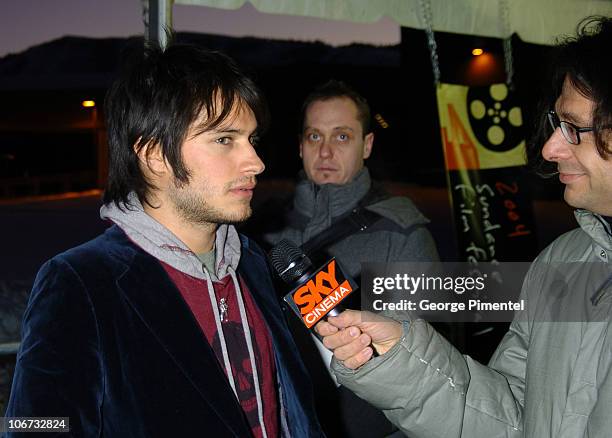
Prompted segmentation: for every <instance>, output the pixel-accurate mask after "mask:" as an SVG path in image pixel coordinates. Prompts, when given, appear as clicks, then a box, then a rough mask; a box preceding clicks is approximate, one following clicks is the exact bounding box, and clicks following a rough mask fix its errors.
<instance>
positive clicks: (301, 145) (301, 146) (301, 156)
mask: <svg viewBox="0 0 612 438" xmlns="http://www.w3.org/2000/svg"><path fill="white" fill-rule="evenodd" d="M302 149H303V144H302V139H301V138H300V158H304V156H303V155H302Z"/></svg>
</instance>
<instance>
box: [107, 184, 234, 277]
mask: <svg viewBox="0 0 612 438" xmlns="http://www.w3.org/2000/svg"><path fill="white" fill-rule="evenodd" d="M100 217H101V218H102V219H105V220H110V221H112V222H114V223H115V224H117V225H118V226H119V227H120V228H121V229H122V230H123V231H124V232H125V233H126V234H127V236H128V237H129V238H130V239H131V240H132V241H133V242H134V243H136V244H137V245H138V246H140V247H141V248H142V249H144V250H145V251H146V252H148V253H149V254H151V255H152V256H153V257H155V258H157V259H159V260H161V261H163V262H164V263H167V264H169V265H170V266H172V267H173V268H175V269H177V270H179V271H181V272H183V273H185V274H188V275H191V276H193V277H196V278H200V279H206V274H205V272H204V270H203V267H202V262H201V261H200V260H199V259H198V257H197V256H196V254H195V253H194V252H193V251H191V250H190V249H189V248H187V246H186V245H185V244H184V243H183V242H182V241H181V240H180V239H179V238H178V237H177V236H176V235H174V234H173V233H172V232H171V231H170V230H168V229H167V228H166V227H165V226H163V225H162V224H160V223H159V222H157V221H156V220H155V219H153V218H152V217H151V216H149V215H148V214H147V213H145V211H144V209H143V207H142V204H141V203H140V200H139V199H138V196H136V194H135V193H130V195H129V197H128V202H127V203H126V204H123V205H121V208H119V207H117V206H116V205H115V204H114V203H110V204H108V205H103V206H102V208H101V209H100ZM239 262H240V237H239V236H238V232H237V231H236V228H235V227H234V226H233V225H227V224H222V225H219V227H218V228H217V232H216V237H215V271H216V272H214V273H211V274H213V275H212V277H213V278H223V277H225V276H226V275H227V274H228V269H229V268H231V269H232V270H233V271H236V269H237V268H238V263H239Z"/></svg>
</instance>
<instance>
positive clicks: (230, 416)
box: [7, 45, 320, 437]
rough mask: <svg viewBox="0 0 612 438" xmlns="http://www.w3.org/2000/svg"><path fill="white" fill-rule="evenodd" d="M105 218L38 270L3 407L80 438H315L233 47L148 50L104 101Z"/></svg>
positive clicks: (254, 113) (249, 97) (246, 87)
mask: <svg viewBox="0 0 612 438" xmlns="http://www.w3.org/2000/svg"><path fill="white" fill-rule="evenodd" d="M105 114H106V116H107V125H108V133H109V147H110V169H109V179H108V186H107V189H106V191H105V194H104V206H103V207H102V209H101V217H102V218H103V219H105V220H107V221H110V222H111V223H112V224H113V225H112V226H111V227H110V228H109V229H108V230H107V231H106V232H105V233H104V234H103V235H101V236H99V237H98V238H96V239H94V240H92V241H90V242H87V243H85V244H83V245H81V246H79V247H76V248H73V249H71V250H69V251H67V252H65V253H62V254H60V255H58V256H56V257H54V258H53V259H51V260H50V261H49V262H47V263H46V264H45V265H44V266H43V267H42V268H41V270H40V272H39V273H38V276H37V278H36V281H35V284H34V288H33V291H32V294H31V296H30V300H29V304H28V308H27V310H26V313H25V319H24V323H23V339H22V344H21V349H20V351H19V354H18V358H17V367H16V371H15V378H14V381H13V387H12V393H11V397H10V401H9V406H8V411H7V415H8V416H15V417H17V416H19V417H33V416H37V417H69V421H70V432H71V434H72V435H73V436H105V437H128V436H129V437H172V436H176V437H190V436H215V437H220V436H240V437H246V436H254V437H276V436H294V437H298V436H319V435H320V432H319V426H318V423H317V420H316V416H315V414H314V406H313V402H312V399H311V395H310V386H309V385H310V384H309V381H308V377H307V374H306V371H305V369H304V366H303V364H302V363H301V359H300V357H299V355H298V352H297V349H296V346H295V344H294V342H293V340H292V338H291V335H290V333H289V332H288V329H287V326H286V323H285V320H284V318H283V314H282V312H281V309H280V307H279V304H278V301H277V299H276V295H275V293H274V289H273V285H272V283H271V279H270V276H269V271H268V269H267V264H266V260H265V255H264V254H263V253H262V252H261V250H260V249H259V248H258V247H257V245H255V244H254V243H253V242H252V241H251V240H249V239H248V238H246V237H245V236H243V235H240V234H238V232H237V231H236V229H235V228H234V225H232V224H233V223H237V222H241V221H244V220H246V219H247V218H248V217H249V216H250V214H251V207H250V201H251V198H252V195H253V189H254V188H255V185H256V177H257V175H259V174H260V173H261V172H262V171H263V170H264V164H263V163H262V161H261V160H260V159H259V157H258V155H257V152H256V149H255V147H256V144H257V136H258V133H259V131H260V130H261V129H262V127H263V126H264V125H265V121H266V114H267V112H266V107H265V104H264V100H263V97H262V96H261V94H260V92H259V91H258V89H257V87H256V86H255V84H254V83H253V82H252V81H251V80H250V79H249V78H247V77H246V76H245V75H244V74H243V73H242V72H241V71H240V70H239V69H238V67H237V66H236V65H235V64H234V62H233V61H232V60H231V59H229V58H228V57H227V56H225V55H222V54H220V53H218V52H211V51H207V50H204V49H201V48H197V47H195V46H187V45H171V46H170V47H168V48H167V49H166V50H165V51H162V50H160V49H159V48H155V47H149V48H147V49H146V50H145V52H144V54H142V51H141V53H140V55H139V56H136V57H134V58H133V59H132V60H131V62H129V63H128V65H127V66H126V68H125V71H124V72H123V74H122V75H121V76H120V77H119V79H118V80H117V81H116V82H115V83H114V84H113V86H112V87H111V89H110V90H109V92H108V95H107V98H106V102H105Z"/></svg>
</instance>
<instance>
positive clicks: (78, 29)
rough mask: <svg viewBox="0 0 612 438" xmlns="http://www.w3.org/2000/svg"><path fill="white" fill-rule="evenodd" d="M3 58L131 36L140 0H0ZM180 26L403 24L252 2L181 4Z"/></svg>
mask: <svg viewBox="0 0 612 438" xmlns="http://www.w3.org/2000/svg"><path fill="white" fill-rule="evenodd" d="M0 5H1V6H2V8H1V10H2V13H1V14H0V57H2V56H5V55H6V54H8V53H15V52H20V51H22V50H24V49H27V48H28V47H31V46H33V45H37V44H40V43H43V42H46V41H49V40H52V39H55V38H60V37H62V36H65V35H77V36H88V37H113V36H130V35H136V34H140V33H142V32H143V24H142V10H141V1H140V0H0ZM173 13H174V28H175V29H176V30H178V31H191V32H203V33H212V34H219V35H231V36H258V37H268V38H279V39H296V40H305V41H312V40H322V41H324V42H327V43H329V44H333V45H342V44H349V43H351V42H355V41H356V42H366V43H371V44H385V45H391V44H397V43H399V40H400V28H399V26H398V25H397V24H395V23H394V22H393V21H392V20H391V19H389V18H384V19H382V20H380V21H378V22H376V23H349V22H340V21H331V20H323V19H317V18H306V17H291V16H286V15H272V14H262V13H259V12H257V11H256V10H255V8H254V7H253V6H252V5H251V4H250V3H246V4H245V5H244V6H243V7H242V8H240V9H238V10H234V11H228V10H222V9H213V8H206V7H202V6H184V5H175V6H174V9H173Z"/></svg>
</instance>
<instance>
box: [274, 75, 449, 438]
mask: <svg viewBox="0 0 612 438" xmlns="http://www.w3.org/2000/svg"><path fill="white" fill-rule="evenodd" d="M373 146H374V133H373V132H372V130H371V116H370V107H369V105H368V103H367V101H366V100H365V99H364V98H363V97H362V96H361V95H360V94H358V93H357V92H356V91H355V90H353V89H352V88H351V87H349V86H348V85H347V84H345V83H343V82H340V81H335V80H330V81H328V82H326V83H324V84H322V85H321V86H319V87H317V88H316V89H315V90H313V91H312V92H311V93H310V94H309V95H308V96H307V98H306V99H305V101H304V104H303V106H302V129H301V133H300V143H299V148H300V150H299V151H300V157H301V158H302V163H303V167H304V170H303V172H301V174H300V179H299V182H298V184H297V187H296V190H295V195H294V197H293V205H292V208H291V209H290V211H289V212H288V214H287V215H286V220H285V223H284V227H283V228H282V229H281V230H280V231H276V232H271V233H268V234H266V235H265V239H264V240H266V241H267V243H268V244H275V243H277V242H278V241H279V240H281V239H283V238H284V239H289V240H291V241H292V242H294V243H295V244H297V245H303V248H308V251H307V252H308V255H309V256H310V258H311V259H313V260H317V261H318V262H324V261H326V259H327V258H328V257H331V256H333V257H336V259H337V260H338V261H339V263H340V264H341V265H342V267H343V268H344V269H345V270H346V271H347V272H348V273H349V275H350V276H351V277H352V278H354V279H356V280H357V281H358V279H359V276H360V274H361V264H362V263H366V262H388V261H398V262H399V261H416V262H420V261H421V262H428V261H434V260H437V259H438V253H437V250H436V246H435V243H434V241H433V239H432V237H431V235H430V233H429V231H428V230H427V228H426V224H427V223H428V220H427V219H426V218H425V217H424V216H423V215H422V214H421V212H419V210H418V209H417V208H416V207H415V206H414V204H413V203H412V201H411V200H410V199H408V198H406V197H399V196H389V195H388V194H387V193H386V192H385V191H384V190H383V189H382V188H381V187H380V186H379V185H378V184H376V183H373V182H372V180H371V179H370V174H369V172H368V169H367V167H365V165H364V161H365V160H366V159H367V158H368V157H369V156H370V154H371V153H372V148H373ZM347 217H348V218H349V220H348V222H347V221H346V220H345V219H346V218H347ZM353 224H359V225H358V226H357V227H355V228H354V229H353V228H352V226H353ZM347 231H348V232H347ZM322 236H325V237H322ZM315 264H316V263H315ZM354 295H355V296H354V297H351V298H352V299H353V298H358V295H359V294H358V293H356V294H354ZM349 306H352V307H356V308H358V307H359V303H358V301H354V300H350V301H349ZM296 336H299V334H297V335H296ZM300 339H301V340H300V341H298V343H299V344H301V345H300V346H301V347H303V348H304V349H305V348H307V347H308V346H307V345H305V344H312V342H311V339H310V338H309V337H302V338H300ZM323 350H324V349H323ZM321 353H322V354H323V360H324V361H325V362H327V363H326V364H325V366H326V367H327V366H329V360H330V359H331V355H330V354H329V352H326V351H321ZM326 353H327V354H326ZM305 354H306V356H305V357H308V359H307V360H306V362H307V364H308V368H309V369H310V370H311V372H312V373H313V375H314V376H317V377H314V378H313V380H314V381H315V391H317V389H319V390H320V392H319V394H317V407H318V409H319V416H320V419H321V422H322V423H323V426H324V428H325V430H326V431H327V432H328V434H342V435H344V436H348V437H360V436H363V437H370V438H371V437H377V436H381V437H382V436H386V435H387V434H389V433H390V432H392V431H393V427H392V426H391V425H390V424H389V423H388V422H387V421H386V419H385V418H384V417H383V415H382V414H381V413H380V412H379V411H377V410H375V409H373V408H372V407H371V406H369V405H367V404H366V403H364V402H363V401H362V400H359V399H358V398H356V397H355V396H354V395H353V394H352V393H351V392H350V391H345V390H344V389H343V388H339V390H338V391H336V389H335V385H330V384H329V383H330V382H327V384H326V383H324V382H323V381H324V380H325V378H327V380H329V375H328V372H327V369H326V370H325V371H324V372H319V373H318V374H317V371H316V368H317V364H316V363H315V362H319V364H318V367H321V366H322V364H321V357H320V356H319V354H318V352H315V354H311V355H308V353H306V352H305ZM323 387H325V388H327V390H326V391H322V392H321V388H323Z"/></svg>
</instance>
